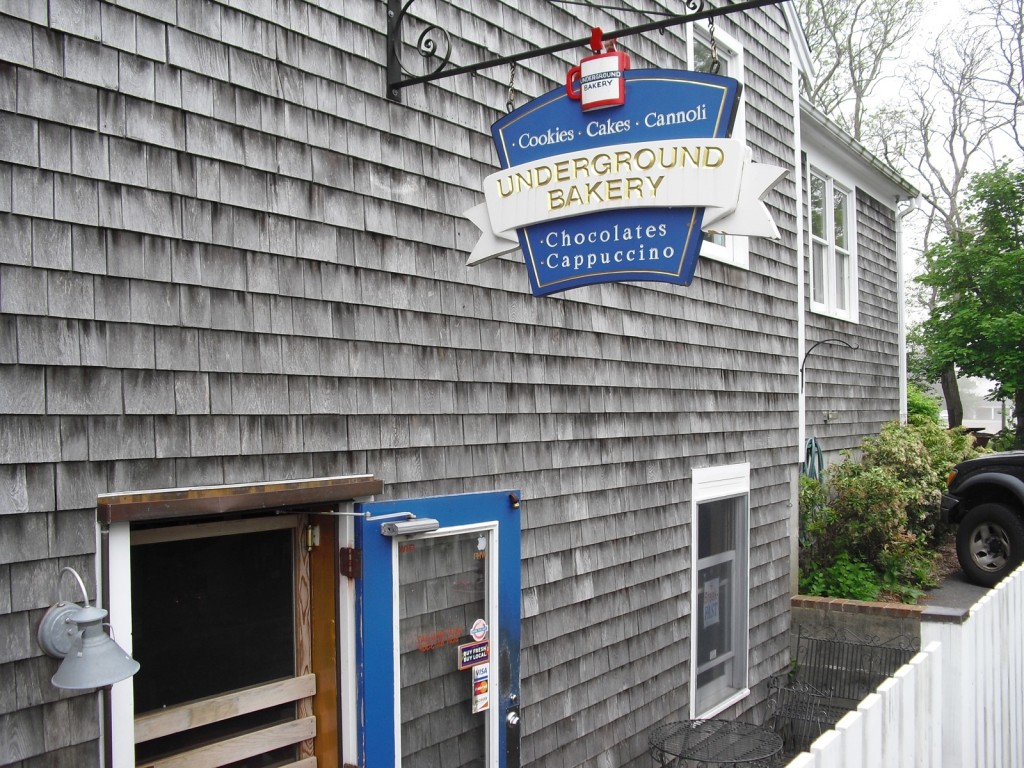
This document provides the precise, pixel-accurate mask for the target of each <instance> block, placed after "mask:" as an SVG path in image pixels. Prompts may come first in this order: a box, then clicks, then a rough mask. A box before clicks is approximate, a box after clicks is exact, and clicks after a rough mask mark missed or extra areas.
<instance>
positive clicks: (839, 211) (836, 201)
mask: <svg viewBox="0 0 1024 768" xmlns="http://www.w3.org/2000/svg"><path fill="white" fill-rule="evenodd" d="M846 205H847V196H846V193H845V192H844V191H843V190H841V189H839V188H838V187H834V189H833V192H832V211H833V213H832V226H833V229H834V231H835V238H836V248H846Z"/></svg>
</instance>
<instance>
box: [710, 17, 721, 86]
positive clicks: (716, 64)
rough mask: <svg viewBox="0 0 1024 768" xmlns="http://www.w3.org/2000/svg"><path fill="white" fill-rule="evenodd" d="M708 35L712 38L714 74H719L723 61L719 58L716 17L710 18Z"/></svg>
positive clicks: (712, 68)
mask: <svg viewBox="0 0 1024 768" xmlns="http://www.w3.org/2000/svg"><path fill="white" fill-rule="evenodd" d="M708 36H709V37H710V38H711V67H710V71H711V74H712V75H717V74H718V71H719V70H720V69H721V68H722V62H721V61H719V60H718V41H717V40H715V17H714V16H712V17H711V18H710V19H708Z"/></svg>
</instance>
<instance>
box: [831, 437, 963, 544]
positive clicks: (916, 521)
mask: <svg viewBox="0 0 1024 768" xmlns="http://www.w3.org/2000/svg"><path fill="white" fill-rule="evenodd" d="M861 453H862V459H861V461H862V463H863V464H864V465H865V466H866V467H879V468H884V469H887V470H888V471H890V472H891V473H892V474H893V475H894V477H895V479H896V481H897V483H898V484H899V486H900V489H901V500H903V501H905V502H906V505H907V506H906V515H907V526H908V529H909V530H910V531H911V532H913V533H915V534H919V535H922V536H924V537H925V539H926V540H927V541H928V542H929V543H933V542H934V541H935V540H936V538H937V537H938V536H939V534H940V530H939V527H940V521H939V501H940V499H941V497H942V492H943V490H945V487H946V474H947V473H948V472H949V470H950V469H952V467H953V465H954V464H956V463H957V462H960V461H963V460H964V459H967V458H970V457H971V456H974V455H977V454H978V453H979V451H978V449H977V448H975V446H974V438H973V437H971V436H970V435H969V434H967V433H966V432H963V431H962V430H959V429H956V430H952V429H944V428H943V427H942V426H941V425H940V424H939V423H938V422H937V421H935V422H931V421H920V422H918V423H916V424H905V425H904V424H900V423H899V422H896V421H891V422H889V423H888V424H886V425H885V426H883V427H882V431H881V432H880V433H879V434H878V436H877V437H869V438H867V439H865V440H864V442H863V444H862V445H861ZM848 462H849V459H847V462H844V463H848Z"/></svg>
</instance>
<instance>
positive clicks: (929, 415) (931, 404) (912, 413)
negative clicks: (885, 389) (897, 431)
mask: <svg viewBox="0 0 1024 768" xmlns="http://www.w3.org/2000/svg"><path fill="white" fill-rule="evenodd" d="M939 410H940V409H939V399H938V398H937V397H934V396H932V395H929V394H928V393H927V392H925V391H924V390H923V389H921V388H920V387H919V386H917V385H916V384H915V383H914V382H912V381H908V382H907V421H909V422H910V423H911V424H919V423H921V422H927V423H929V424H938V423H939Z"/></svg>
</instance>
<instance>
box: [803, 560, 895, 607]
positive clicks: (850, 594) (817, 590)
mask: <svg viewBox="0 0 1024 768" xmlns="http://www.w3.org/2000/svg"><path fill="white" fill-rule="evenodd" d="M881 589H882V585H881V584H880V583H879V581H878V577H877V576H876V575H875V572H874V570H873V569H872V568H871V566H870V565H867V564H865V563H862V562H860V561H857V560H851V559H850V556H849V555H847V554H846V553H845V552H844V553H843V554H841V555H839V556H838V557H837V558H836V559H835V561H834V562H833V563H832V564H831V565H830V566H828V567H827V568H818V567H817V565H816V564H815V565H812V567H811V568H810V569H809V570H808V572H807V573H806V574H804V575H801V577H800V591H801V592H802V593H803V594H805V595H817V596H819V597H840V598H844V599H846V600H874V599H875V598H876V597H878V593H879V591H881Z"/></svg>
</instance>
